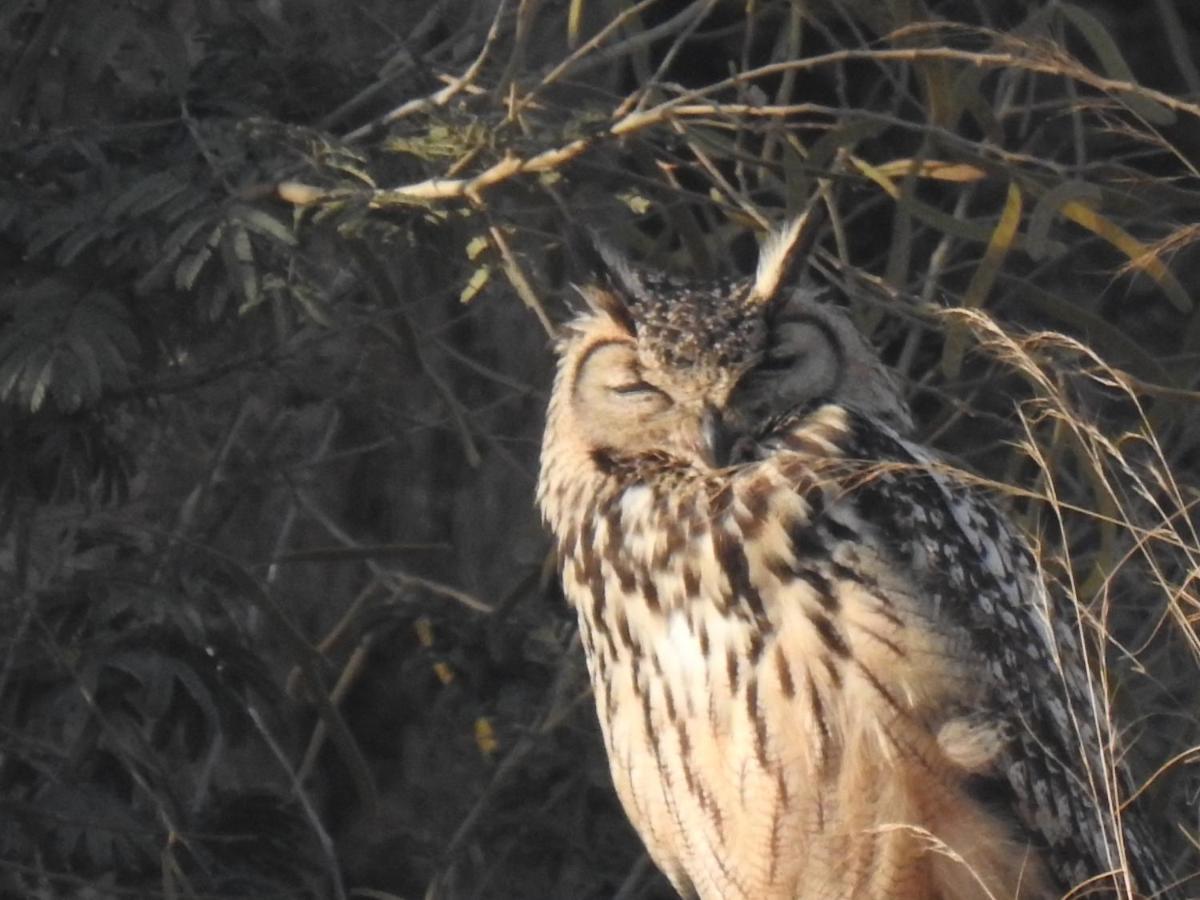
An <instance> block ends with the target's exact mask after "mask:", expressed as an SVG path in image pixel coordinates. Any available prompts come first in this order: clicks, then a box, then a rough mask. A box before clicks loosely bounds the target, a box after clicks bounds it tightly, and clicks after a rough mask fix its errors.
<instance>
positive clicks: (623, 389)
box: [609, 381, 667, 397]
mask: <svg viewBox="0 0 1200 900" xmlns="http://www.w3.org/2000/svg"><path fill="white" fill-rule="evenodd" d="M609 390H611V391H612V392H613V393H614V394H620V395H621V396H622V397H629V396H637V395H638V394H645V395H648V396H659V397H666V396H667V394H666V392H665V391H662V390H659V389H658V388H656V387H655V386H654V385H652V384H650V383H649V382H648V381H631V382H629V383H628V384H618V385H616V386H615V387H612V388H609Z"/></svg>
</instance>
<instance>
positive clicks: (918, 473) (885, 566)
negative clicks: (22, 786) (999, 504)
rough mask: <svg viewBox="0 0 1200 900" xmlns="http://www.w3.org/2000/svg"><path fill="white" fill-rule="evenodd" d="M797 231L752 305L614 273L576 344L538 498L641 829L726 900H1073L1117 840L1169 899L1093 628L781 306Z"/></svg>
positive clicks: (1112, 853)
mask: <svg viewBox="0 0 1200 900" xmlns="http://www.w3.org/2000/svg"><path fill="white" fill-rule="evenodd" d="M798 231H799V229H798V228H797V227H795V226H791V227H789V228H787V229H784V230H783V231H782V232H781V233H780V235H778V236H776V237H775V238H774V239H773V241H772V242H771V243H770V244H768V246H767V249H766V250H765V251H764V255H763V260H762V262H761V263H760V266H759V271H758V273H757V275H756V277H755V278H754V279H753V280H747V281H746V282H741V283H739V282H723V283H719V284H709V285H697V284H690V283H686V282H682V281H676V280H672V279H668V278H664V277H662V276H654V275H650V274H648V273H644V272H638V271H637V270H635V269H633V268H632V267H630V266H628V265H627V264H624V263H620V262H619V261H618V262H617V263H616V264H615V265H613V266H611V269H612V273H611V275H610V276H609V278H608V279H607V280H606V281H605V282H603V283H601V284H599V285H597V286H594V287H592V288H589V289H588V290H587V291H586V292H585V296H586V299H587V300H588V304H589V308H588V310H587V311H586V312H584V313H583V314H582V315H580V316H579V317H578V318H577V319H576V320H575V321H574V322H573V323H571V324H570V325H569V326H568V328H567V330H566V332H565V335H564V337H563V339H562V342H561V345H560V347H559V354H560V364H559V370H558V375H557V379H556V382H555V386H554V392H553V395H552V399H551V403H550V409H549V414H548V419H547V426H546V436H545V442H544V446H543V455H542V471H541V478H540V483H539V488H538V500H539V504H540V506H541V508H542V511H543V514H544V517H545V519H546V522H547V523H548V525H549V527H550V529H551V531H552V532H553V534H554V536H555V538H556V541H557V544H558V548H559V554H560V558H561V566H562V577H563V584H564V587H565V590H566V594H567V596H568V598H569V599H570V601H571V602H572V603H573V604H574V606H575V607H576V609H577V610H578V613H579V622H580V634H581V637H582V642H583V645H584V649H585V651H586V654H587V658H588V665H589V671H590V673H591V676H592V681H593V684H594V687H595V698H596V706H597V710H598V714H599V718H600V723H601V726H602V730H603V733H604V739H605V742H606V746H607V750H608V756H609V761H610V765H611V769H612V774H613V780H614V783H615V785H616V788H617V792H618V794H619V795H620V798H621V801H622V803H623V804H624V807H625V809H626V811H627V813H628V815H629V817H630V819H631V820H632V822H633V824H634V825H635V827H636V828H637V830H638V832H639V833H640V834H641V836H642V838H643V840H644V841H645V843H646V846H647V848H648V849H649V852H650V854H651V856H652V857H653V859H654V861H655V862H656V863H657V864H658V865H659V867H660V868H661V869H662V870H663V871H664V872H665V873H666V874H667V876H668V877H669V878H670V879H671V881H672V882H673V883H674V884H675V886H676V888H677V889H678V890H679V892H680V893H681V894H682V895H684V896H695V897H700V898H703V900H714V898H722V900H802V898H803V900H835V898H880V900H882V898H889V900H896V898H900V900H904V898H911V900H917V898H921V900H936V898H942V900H960V898H964V900H974V898H985V897H998V898H1014V897H1019V898H1030V900H1032V898H1047V897H1056V896H1059V894H1060V893H1061V892H1063V891H1065V890H1066V889H1068V888H1070V887H1072V886H1073V885H1075V884H1077V883H1079V882H1082V881H1084V880H1086V879H1088V878H1093V877H1097V876H1101V875H1103V874H1104V873H1105V872H1108V871H1110V870H1113V869H1116V868H1118V867H1119V865H1120V863H1119V850H1118V847H1119V846H1120V845H1121V843H1122V841H1123V843H1124V847H1125V850H1126V853H1127V855H1128V857H1129V859H1130V861H1131V863H1132V869H1133V871H1134V873H1135V876H1136V877H1137V878H1138V879H1140V880H1141V885H1140V888H1141V890H1143V891H1146V892H1150V891H1152V890H1154V891H1157V890H1162V889H1163V887H1164V883H1165V876H1164V875H1163V874H1162V871H1161V867H1160V865H1159V864H1158V862H1157V861H1156V860H1155V859H1154V857H1153V854H1152V853H1151V851H1150V849H1149V847H1148V846H1147V842H1146V840H1145V838H1144V837H1143V836H1142V832H1141V831H1140V829H1139V827H1138V826H1137V825H1136V823H1133V824H1131V825H1130V827H1129V828H1128V829H1127V831H1126V833H1125V834H1124V835H1117V834H1115V833H1114V831H1113V828H1112V825H1111V822H1110V821H1109V818H1110V814H1109V812H1108V810H1109V808H1110V798H1109V797H1108V795H1107V791H1108V790H1110V788H1111V786H1110V785H1109V784H1108V781H1107V780H1106V779H1105V778H1104V777H1103V771H1102V770H1103V769H1104V766H1105V765H1107V763H1106V762H1105V761H1104V760H1103V759H1102V754H1101V751H1100V746H1101V745H1100V741H1099V738H1098V728H1097V725H1096V722H1097V721H1098V719H1097V716H1098V711H1097V710H1095V709H1093V708H1092V705H1093V703H1094V702H1095V694H1094V693H1093V692H1092V691H1091V690H1090V684H1089V682H1088V679H1087V676H1086V671H1085V670H1084V668H1083V665H1082V658H1081V656H1080V653H1079V650H1078V648H1077V647H1076V641H1075V638H1074V629H1073V627H1072V619H1071V615H1072V611H1071V609H1070V607H1069V604H1067V603H1066V602H1065V601H1061V600H1056V599H1054V598H1053V597H1051V595H1049V594H1048V593H1047V591H1046V589H1045V586H1044V585H1043V582H1042V580H1041V578H1040V577H1039V574H1038V572H1037V569H1036V567H1035V565H1034V561H1033V557H1032V555H1031V554H1030V552H1029V550H1028V548H1027V546H1026V545H1025V543H1024V541H1023V540H1022V539H1021V538H1020V537H1018V536H1017V534H1016V533H1015V532H1014V530H1013V529H1012V527H1011V526H1010V525H1009V524H1008V523H1007V522H1006V521H1005V518H1004V516H1003V515H1002V514H1001V513H1000V512H999V511H998V510H997V509H996V508H995V507H994V506H993V505H992V503H991V502H990V501H989V500H988V499H987V498H986V497H985V496H984V495H983V494H981V493H979V492H978V491H977V490H976V489H974V488H971V487H968V486H967V485H966V483H965V482H964V481H963V480H962V479H961V478H959V477H956V475H955V474H954V472H953V471H952V470H951V469H949V468H948V467H946V466H945V465H944V464H942V463H941V462H939V461H938V460H937V458H936V457H935V456H933V455H932V454H930V453H929V452H928V451H926V450H924V449H922V448H921V447H919V446H916V445H914V444H913V443H912V442H911V441H910V440H909V439H908V437H907V434H908V432H909V430H910V428H911V423H910V417H909V413H908V410H907V408H906V406H905V404H904V402H903V399H902V397H901V395H900V393H899V392H898V391H897V389H896V388H895V386H894V384H893V382H892V379H891V376H890V375H889V373H888V372H887V371H886V369H885V368H884V367H883V366H882V365H881V364H880V362H879V361H878V359H877V358H876V357H875V355H874V353H873V352H872V351H871V350H870V348H869V347H868V346H867V344H866V342H865V341H864V340H863V339H862V338H861V337H860V336H859V335H858V333H857V332H856V331H855V330H854V328H853V326H852V324H851V323H850V321H849V319H848V318H847V317H846V316H845V315H843V314H842V313H841V312H840V311H838V310H836V309H834V308H830V307H828V306H825V305H822V304H820V303H817V302H816V301H815V300H814V298H813V297H811V296H810V295H808V294H806V293H804V292H798V291H789V290H785V289H784V287H783V281H784V278H783V271H784V269H785V268H786V266H785V263H786V260H787V257H788V254H789V251H790V246H791V244H792V243H793V242H794V240H795V238H796V234H797V233H798ZM1060 663H1061V665H1060Z"/></svg>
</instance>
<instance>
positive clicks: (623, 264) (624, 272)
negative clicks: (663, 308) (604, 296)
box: [593, 236, 649, 302]
mask: <svg viewBox="0 0 1200 900" xmlns="http://www.w3.org/2000/svg"><path fill="white" fill-rule="evenodd" d="M593 247H595V250H596V254H597V256H598V264H597V266H596V269H597V275H598V276H599V277H600V279H601V280H602V281H604V282H607V283H608V284H610V285H611V286H612V287H613V288H614V289H615V290H617V291H619V292H620V293H621V294H622V295H624V296H625V297H629V298H631V299H634V300H640V301H643V302H644V301H645V300H646V299H647V297H648V294H649V292H648V291H647V289H646V282H645V280H644V279H643V278H642V275H641V273H640V272H639V271H638V270H637V269H636V268H634V265H633V263H631V262H630V261H629V259H628V258H626V257H625V256H624V255H623V254H622V253H621V252H620V251H619V250H617V248H616V247H614V246H613V245H612V244H610V243H608V242H607V241H606V240H604V239H603V238H601V237H599V236H595V241H594V243H593Z"/></svg>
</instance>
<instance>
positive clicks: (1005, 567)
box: [765, 408, 1172, 897]
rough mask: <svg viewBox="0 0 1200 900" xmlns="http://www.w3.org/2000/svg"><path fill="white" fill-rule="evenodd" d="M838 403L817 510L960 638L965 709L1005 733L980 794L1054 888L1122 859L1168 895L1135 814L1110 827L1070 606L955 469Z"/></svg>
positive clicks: (1097, 729) (1108, 785) (1092, 693)
mask: <svg viewBox="0 0 1200 900" xmlns="http://www.w3.org/2000/svg"><path fill="white" fill-rule="evenodd" d="M842 412H843V413H844V418H843V420H842V421H843V422H844V430H843V433H842V434H841V435H840V436H839V439H838V440H837V442H836V443H837V447H838V450H839V451H840V454H841V457H842V460H843V462H844V465H841V464H839V465H838V466H837V468H836V469H835V470H834V473H835V474H834V476H833V478H834V480H835V481H836V483H837V496H836V500H835V501H834V502H833V503H832V504H829V505H828V506H827V507H826V514H827V515H840V516H843V517H844V516H847V515H850V516H853V517H854V518H856V519H857V520H858V524H859V529H860V533H862V534H865V535H868V536H870V537H871V538H873V539H874V540H875V541H876V542H878V544H880V545H881V546H880V549H881V550H882V551H883V552H884V553H885V555H886V556H888V557H890V558H891V559H893V560H895V561H897V562H898V563H899V564H900V565H902V566H906V567H907V568H908V569H909V572H908V575H909V577H910V580H911V581H912V582H913V583H914V584H915V585H917V586H919V587H920V588H921V592H922V594H923V596H925V597H927V599H928V604H929V615H930V617H931V618H932V619H934V620H938V619H941V620H942V621H943V624H944V625H946V626H948V627H950V628H952V629H954V630H955V631H956V632H961V633H965V634H967V635H968V636H969V640H970V643H971V646H972V648H973V650H974V653H975V655H976V658H977V659H978V660H979V662H980V665H981V669H982V671H983V673H984V679H985V682H986V683H985V684H984V686H983V691H982V696H983V697H985V698H986V699H985V701H984V702H985V706H986V708H985V709H984V710H978V711H974V712H975V713H976V714H982V715H983V716H986V717H987V718H988V719H989V720H990V721H991V722H992V723H994V724H999V725H1000V726H1001V733H1002V734H1003V735H1004V736H1005V738H1006V739H1005V741H1004V746H1003V749H1002V750H1001V751H1000V752H999V753H998V754H997V756H996V758H995V760H994V763H993V769H992V771H991V773H990V776H989V777H987V779H986V782H987V783H986V784H981V787H984V788H986V791H985V793H986V794H987V795H988V799H989V800H990V801H991V802H993V803H1002V804H1004V805H1005V806H1007V807H1009V810H1008V811H1009V812H1011V815H1012V817H1013V818H1014V819H1015V821H1016V822H1017V823H1018V824H1019V826H1020V827H1021V828H1022V829H1023V830H1024V831H1025V832H1026V833H1028V835H1029V836H1030V837H1031V838H1032V839H1033V840H1034V842H1035V843H1036V844H1037V845H1040V846H1042V847H1043V848H1044V849H1045V851H1046V855H1047V858H1048V859H1049V860H1050V862H1051V865H1052V868H1053V869H1054V870H1055V873H1056V875H1057V877H1058V878H1059V880H1061V881H1062V882H1063V883H1064V884H1063V886H1064V887H1071V886H1072V885H1074V884H1078V883H1081V882H1083V881H1084V880H1086V879H1089V878H1095V877H1096V876H1097V875H1099V874H1102V873H1105V872H1109V871H1113V870H1115V869H1118V868H1120V867H1121V863H1122V858H1124V861H1125V862H1126V863H1127V864H1128V866H1129V868H1130V870H1131V871H1132V872H1133V874H1134V878H1135V880H1136V882H1137V883H1138V885H1139V886H1140V888H1141V890H1143V891H1147V892H1151V893H1153V894H1154V895H1155V896H1157V897H1169V896H1172V894H1171V893H1170V891H1169V890H1168V889H1167V885H1169V884H1170V879H1169V878H1168V876H1167V874H1166V870H1165V867H1164V866H1163V864H1162V863H1161V861H1160V860H1159V859H1158V858H1157V856H1156V854H1155V853H1154V852H1153V850H1152V847H1153V844H1152V842H1151V841H1150V840H1148V837H1147V834H1148V832H1147V830H1146V829H1145V828H1144V825H1143V823H1141V822H1140V821H1137V820H1136V818H1135V816H1134V815H1133V814H1132V813H1126V814H1124V815H1122V816H1121V817H1120V821H1121V831H1122V832H1123V834H1122V835H1118V834H1116V833H1115V826H1114V818H1115V817H1114V814H1113V810H1114V809H1119V806H1120V797H1119V794H1120V792H1121V791H1122V790H1123V789H1124V788H1126V787H1127V785H1124V784H1121V785H1118V784H1115V783H1114V773H1119V771H1120V767H1119V766H1118V765H1115V764H1114V762H1113V760H1112V759H1111V752H1112V751H1111V748H1109V747H1108V745H1107V744H1106V743H1105V742H1104V741H1103V740H1102V737H1101V735H1105V734H1107V731H1106V729H1105V722H1106V712H1107V710H1106V704H1105V703H1104V700H1103V692H1102V689H1101V688H1099V687H1094V682H1093V679H1092V677H1091V676H1090V673H1089V671H1088V669H1087V656H1086V654H1085V652H1084V651H1083V649H1082V641H1081V638H1080V636H1079V622H1078V618H1077V614H1076V610H1075V606H1074V604H1073V603H1072V602H1071V601H1070V599H1069V597H1067V596H1066V595H1065V594H1064V593H1063V592H1060V591H1054V590H1050V589H1048V587H1047V584H1046V581H1045V580H1044V578H1043V577H1042V575H1041V573H1040V571H1039V569H1038V567H1037V564H1036V560H1035V557H1034V555H1033V553H1032V552H1031V550H1030V548H1029V545H1028V544H1027V543H1026V541H1025V540H1024V539H1023V538H1022V537H1020V536H1019V535H1018V534H1017V532H1016V531H1015V530H1014V529H1013V527H1012V526H1011V525H1010V523H1009V522H1008V520H1007V517H1006V516H1005V515H1004V514H1003V513H1002V512H1001V511H1000V510H999V509H998V508H997V507H996V506H995V504H994V503H993V502H992V501H991V500H990V499H989V497H988V496H987V494H986V493H985V492H984V491H983V490H982V489H981V488H980V487H978V486H977V485H976V484H974V483H972V481H971V480H970V479H969V476H967V475H966V473H962V472H961V471H957V472H956V470H955V469H953V468H952V467H950V466H949V465H948V464H947V463H946V462H945V461H944V460H940V459H938V458H937V457H936V456H934V455H933V454H931V453H930V452H929V451H927V450H926V449H924V448H922V447H920V446H918V445H916V444H913V443H911V442H909V441H907V440H905V439H903V438H901V437H900V436H899V435H897V434H896V432H894V431H893V430H892V429H891V428H889V427H888V426H887V425H884V424H882V423H880V422H878V421H876V420H874V419H872V418H870V417H867V416H865V415H862V414H859V413H856V412H855V411H853V410H846V409H844V408H842ZM810 414H811V410H809V411H808V413H805V412H800V413H797V414H793V415H791V416H789V417H787V418H786V419H785V420H784V421H782V422H777V423H775V425H774V426H773V434H772V437H771V438H769V439H768V440H767V441H766V442H765V444H766V445H772V446H773V447H775V448H778V447H779V446H780V445H781V444H782V445H783V446H788V447H791V448H795V447H797V446H803V445H804V443H805V441H806V429H807V427H808V424H807V423H808V422H809V421H811V415H810ZM825 430H826V432H827V428H826V429H825ZM824 437H825V438H826V439H827V438H828V434H827V433H826V434H825V435H824ZM1118 777H1119V776H1118ZM1122 847H1123V849H1124V853H1123V856H1122V851H1121V848H1122Z"/></svg>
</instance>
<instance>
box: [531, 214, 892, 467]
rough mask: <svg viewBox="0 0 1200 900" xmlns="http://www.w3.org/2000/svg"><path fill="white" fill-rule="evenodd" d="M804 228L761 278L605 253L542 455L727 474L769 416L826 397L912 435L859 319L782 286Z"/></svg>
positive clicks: (773, 240) (563, 352) (782, 235)
mask: <svg viewBox="0 0 1200 900" xmlns="http://www.w3.org/2000/svg"><path fill="white" fill-rule="evenodd" d="M802 226H803V221H802V220H797V221H796V222H793V223H791V224H790V225H788V226H787V227H785V228H784V229H782V230H780V231H779V232H777V233H775V234H773V235H772V236H771V237H770V238H769V239H768V240H767V242H766V243H765V244H764V245H763V250H762V252H761V254H760V260H759V265H758V269H757V272H756V274H755V276H754V277H753V278H748V279H741V280H720V281H709V282H695V281H688V280H684V279H678V278H675V277H670V276H666V275H661V274H657V273H651V272H647V271H643V270H639V269H636V268H634V267H633V266H632V265H630V264H629V263H628V262H627V261H625V260H623V259H621V258H619V257H617V256H616V255H615V254H613V253H612V252H611V251H603V255H604V256H605V261H606V264H607V265H606V268H607V272H606V274H605V276H604V277H603V278H602V279H601V280H600V281H599V282H598V283H596V284H593V285H590V286H588V287H585V288H582V289H581V290H580V293H581V294H582V296H583V298H584V300H585V301H586V304H587V307H586V309H585V310H584V311H583V313H582V314H580V315H579V316H578V317H576V318H575V319H574V320H573V321H572V322H570V323H569V324H568V325H567V326H566V328H565V329H564V334H563V337H562V339H561V340H560V342H559V346H558V353H559V367H558V376H557V378H556V381H555V387H554V393H553V396H552V399H551V405H550V413H549V417H548V422H547V433H546V444H545V450H546V451H547V452H548V451H550V450H554V451H556V452H560V453H561V452H563V451H564V450H565V449H566V448H567V447H572V448H574V449H575V450H576V451H578V453H580V454H586V455H588V456H589V457H591V458H592V459H596V458H597V456H598V455H603V456H605V457H606V458H609V459H615V460H620V459H629V458H637V457H644V456H645V455H647V454H657V455H658V456H659V457H660V458H661V456H662V455H663V454H665V455H667V456H669V457H671V458H673V459H675V460H677V461H678V462H680V463H682V464H685V465H689V466H692V467H695V468H698V469H721V468H724V467H726V466H728V465H731V464H736V463H737V462H739V461H740V460H741V459H742V458H743V457H742V455H741V450H740V449H739V448H744V447H745V446H746V442H747V441H749V440H752V439H754V438H755V437H758V436H761V433H762V431H763V429H764V427H765V426H766V424H767V423H769V422H771V421H772V420H774V419H777V418H778V417H780V416H782V415H785V414H787V413H789V412H791V411H793V410H796V409H798V408H799V407H802V406H804V405H805V404H810V403H812V402H816V401H829V402H833V403H838V404H842V405H844V406H847V407H852V408H854V409H856V410H858V411H859V412H862V413H864V414H867V415H869V416H873V417H875V418H876V419H878V420H881V421H883V422H885V423H886V424H888V425H890V426H891V427H892V428H894V429H895V430H897V431H899V432H901V433H903V432H907V431H908V430H910V428H911V422H910V418H909V413H908V410H907V408H906V406H905V404H904V401H903V399H902V398H901V396H900V394H899V392H898V391H897V389H896V387H895V384H894V383H893V381H892V379H891V377H890V375H889V373H888V372H887V370H886V369H885V368H884V367H883V366H882V364H881V363H880V362H879V360H878V358H877V357H876V355H875V353H874V352H873V351H872V350H871V348H870V347H869V346H868V344H867V343H866V341H865V340H864V339H863V337H862V336H861V335H860V334H859V332H858V331H857V329H856V328H855V327H854V325H853V323H852V322H851V321H850V319H849V318H848V317H847V316H846V315H845V314H844V313H843V312H842V311H841V310H839V309H838V308H836V307H834V306H830V305H827V304H823V303H820V302H818V301H817V299H816V295H815V293H814V292H812V291H809V290H805V289H795V288H787V287H785V286H784V284H783V282H784V277H785V275H786V271H787V268H788V261H789V259H790V257H791V255H792V254H793V251H794V249H795V246H796V244H797V242H798V240H799V237H800V233H801V231H802ZM544 456H545V454H544ZM582 458H583V457H582V456H581V457H580V459H582Z"/></svg>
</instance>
